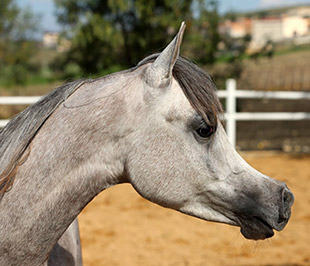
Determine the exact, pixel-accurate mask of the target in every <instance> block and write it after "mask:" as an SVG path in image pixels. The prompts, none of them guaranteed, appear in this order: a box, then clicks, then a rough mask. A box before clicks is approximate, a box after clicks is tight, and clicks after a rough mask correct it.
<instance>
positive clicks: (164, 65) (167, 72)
mask: <svg viewBox="0 0 310 266" xmlns="http://www.w3.org/2000/svg"><path fill="white" fill-rule="evenodd" d="M184 30H185V23H184V21H183V22H182V24H181V27H180V29H179V32H178V34H177V35H176V36H175V37H174V39H173V40H172V41H171V42H170V43H169V45H168V46H167V47H166V48H165V49H164V50H163V51H162V52H161V53H160V54H159V56H158V57H157V58H156V60H155V61H154V63H152V65H151V66H150V67H149V68H148V69H147V70H146V77H145V78H146V81H147V83H149V85H151V86H152V87H167V86H168V85H169V84H170V80H171V77H172V69H173V67H174V64H175V62H176V60H177V58H178V56H179V52H180V46H181V43H182V38H183V33H184Z"/></svg>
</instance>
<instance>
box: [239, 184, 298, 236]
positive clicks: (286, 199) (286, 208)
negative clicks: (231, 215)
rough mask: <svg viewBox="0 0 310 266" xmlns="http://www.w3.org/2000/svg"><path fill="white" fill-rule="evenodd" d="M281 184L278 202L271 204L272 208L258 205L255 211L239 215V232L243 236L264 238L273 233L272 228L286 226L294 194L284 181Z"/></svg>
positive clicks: (279, 229)
mask: <svg viewBox="0 0 310 266" xmlns="http://www.w3.org/2000/svg"><path fill="white" fill-rule="evenodd" d="M281 186H282V188H281V189H280V197H279V201H278V203H279V204H277V205H274V204H271V206H272V208H262V207H258V208H257V211H255V212H253V209H252V210H251V212H248V215H241V216H239V221H240V227H241V233H242V235H243V236H244V237H245V238H247V239H253V240H259V239H266V238H269V237H272V236H273V235H274V232H273V230H277V231H281V230H283V228H284V227H285V226H286V224H287V223H288V221H289V219H290V217H291V206H292V205H293V203H294V195H293V193H292V192H291V191H290V190H289V189H288V188H287V186H286V185H285V184H284V183H282V185H281ZM251 208H253V207H251ZM249 214H250V215H249Z"/></svg>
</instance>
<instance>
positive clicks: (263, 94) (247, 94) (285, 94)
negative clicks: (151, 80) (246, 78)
mask: <svg viewBox="0 0 310 266" xmlns="http://www.w3.org/2000/svg"><path fill="white" fill-rule="evenodd" d="M218 96H219V97H220V98H226V112H225V115H224V119H225V120H226V131H227V135H228V138H229V140H230V142H231V144H232V145H233V146H236V133H237V132H236V130H237V128H236V127H237V121H251V120H256V121H259V120H269V121H272V120H308V119H309V120H310V113H306V112H295V113H293V112H251V113H248V112H239V113H238V112H237V109H236V103H237V99H238V98H260V99H262V98H268V99H282V100H299V99H303V100H304V99H307V100H310V92H303V91H272V92H271V91H246V90H237V83H236V80H234V79H228V80H227V81H226V90H222V91H218ZM39 99H40V96H9V97H0V105H24V104H25V105H29V104H33V103H35V102H37V101H38V100H39ZM8 122H9V120H0V128H1V127H4V126H5V125H6V124H7V123H8Z"/></svg>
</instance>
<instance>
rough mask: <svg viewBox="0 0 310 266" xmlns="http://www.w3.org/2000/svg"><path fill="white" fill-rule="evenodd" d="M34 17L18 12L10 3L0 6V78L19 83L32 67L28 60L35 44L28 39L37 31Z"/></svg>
mask: <svg viewBox="0 0 310 266" xmlns="http://www.w3.org/2000/svg"><path fill="white" fill-rule="evenodd" d="M37 24H38V23H37V18H36V17H35V16H33V14H32V13H31V11H30V10H29V9H26V10H21V9H20V8H18V6H17V5H16V3H15V1H14V0H2V1H1V5H0V78H1V79H2V80H6V81H8V82H9V83H12V84H14V83H18V84H23V83H25V81H26V79H27V75H28V74H29V72H31V71H33V70H34V68H35V66H34V64H33V63H32V62H31V58H32V56H33V54H34V53H35V51H36V49H35V43H34V42H33V41H31V40H30V36H33V33H34V32H36V30H37Z"/></svg>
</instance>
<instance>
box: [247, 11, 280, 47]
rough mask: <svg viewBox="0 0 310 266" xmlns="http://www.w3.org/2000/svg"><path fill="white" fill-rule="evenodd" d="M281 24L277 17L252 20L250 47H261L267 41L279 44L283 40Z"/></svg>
mask: <svg viewBox="0 0 310 266" xmlns="http://www.w3.org/2000/svg"><path fill="white" fill-rule="evenodd" d="M282 24H283V22H282V18H279V17H267V18H262V19H253V22H252V34H251V35H252V39H251V46H252V47H257V48H259V47H262V46H264V45H265V44H266V43H267V42H268V41H272V42H279V41H281V40H283V31H282V27H283V25H282Z"/></svg>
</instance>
